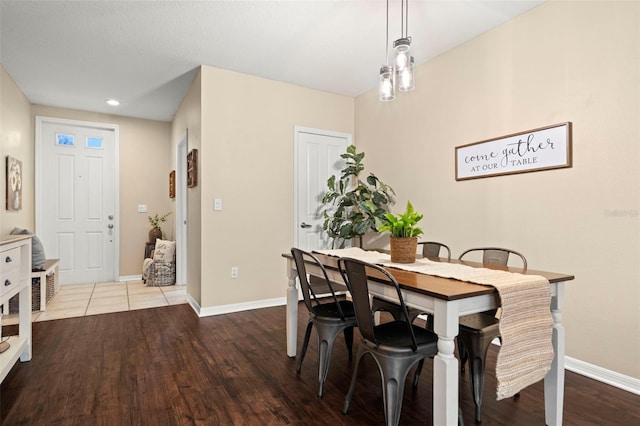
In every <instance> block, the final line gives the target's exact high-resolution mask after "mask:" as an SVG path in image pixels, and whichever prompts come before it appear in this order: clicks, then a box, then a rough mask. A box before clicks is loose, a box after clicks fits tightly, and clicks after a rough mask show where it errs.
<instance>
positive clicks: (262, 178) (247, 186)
mask: <svg viewBox="0 0 640 426" xmlns="http://www.w3.org/2000/svg"><path fill="white" fill-rule="evenodd" d="M353 123H354V100H353V98H348V97H343V96H337V95H332V94H329V93H325V92H319V91H315V90H310V89H304V88H301V87H297V86H293V85H289V84H284V83H279V82H276V81H271V80H265V79H262V78H258V77H253V76H249V75H244V74H238V73H234V72H229V71H224V70H220V69H215V68H211V67H203V68H202V143H201V149H200V152H199V155H200V164H201V165H202V167H201V169H200V182H201V183H200V184H199V185H198V186H199V187H200V191H201V197H202V198H201V199H202V209H201V214H202V217H201V223H202V225H201V226H202V227H201V231H202V306H203V307H211V306H218V305H227V304H237V303H243V302H251V301H256V300H264V299H272V298H283V297H284V295H285V289H286V286H287V284H286V268H285V261H284V259H282V258H281V254H282V253H283V252H286V251H288V250H289V249H290V248H291V245H292V243H293V230H292V227H291V224H292V223H293V137H294V126H296V125H299V126H305V127H313V128H319V129H327V130H334V131H339V132H346V133H353ZM214 198H221V199H222V203H223V210H222V211H213V199H214ZM232 266H237V267H238V269H239V276H238V278H237V279H231V275H230V271H231V267H232Z"/></svg>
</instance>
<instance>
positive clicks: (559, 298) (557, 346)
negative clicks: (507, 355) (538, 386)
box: [544, 282, 564, 426]
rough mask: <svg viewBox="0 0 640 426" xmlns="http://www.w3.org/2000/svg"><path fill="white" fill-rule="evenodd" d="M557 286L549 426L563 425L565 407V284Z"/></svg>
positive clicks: (547, 395) (547, 383)
mask: <svg viewBox="0 0 640 426" xmlns="http://www.w3.org/2000/svg"><path fill="white" fill-rule="evenodd" d="M555 285H556V294H555V295H554V296H553V297H552V298H551V316H552V317H553V337H552V340H553V353H554V355H553V361H552V362H551V370H549V372H548V373H547V375H546V376H545V378H544V413H545V423H546V424H547V425H549V426H556V425H561V424H562V411H563V406H564V327H563V325H562V313H561V311H562V306H563V304H564V283H562V282H561V283H557V284H555Z"/></svg>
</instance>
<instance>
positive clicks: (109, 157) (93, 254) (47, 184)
mask: <svg viewBox="0 0 640 426" xmlns="http://www.w3.org/2000/svg"><path fill="white" fill-rule="evenodd" d="M117 140H118V126H116V125H107V124H102V123H89V122H82V121H74V120H63V119H57V118H50V117H36V229H37V233H38V236H39V237H40V239H41V240H42V244H43V245H44V248H45V253H46V255H47V257H48V258H56V259H60V283H61V284H81V283H96V282H105V281H114V280H116V279H117V277H118V265H117V262H116V259H117V252H118V229H119V227H118V209H117V193H118V187H117V185H118V175H117V166H118V163H117V155H116V154H117Z"/></svg>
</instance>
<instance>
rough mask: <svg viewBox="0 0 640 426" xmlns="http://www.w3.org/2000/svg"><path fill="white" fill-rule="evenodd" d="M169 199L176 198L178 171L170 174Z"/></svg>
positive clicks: (172, 171)
mask: <svg viewBox="0 0 640 426" xmlns="http://www.w3.org/2000/svg"><path fill="white" fill-rule="evenodd" d="M169 198H176V171H175V170H171V172H170V173H169Z"/></svg>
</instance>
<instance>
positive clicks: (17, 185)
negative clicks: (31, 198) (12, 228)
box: [7, 156, 22, 211]
mask: <svg viewBox="0 0 640 426" xmlns="http://www.w3.org/2000/svg"><path fill="white" fill-rule="evenodd" d="M21 209H22V161H20V160H17V159H15V158H13V157H10V156H7V210H8V211H19V210H21Z"/></svg>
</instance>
